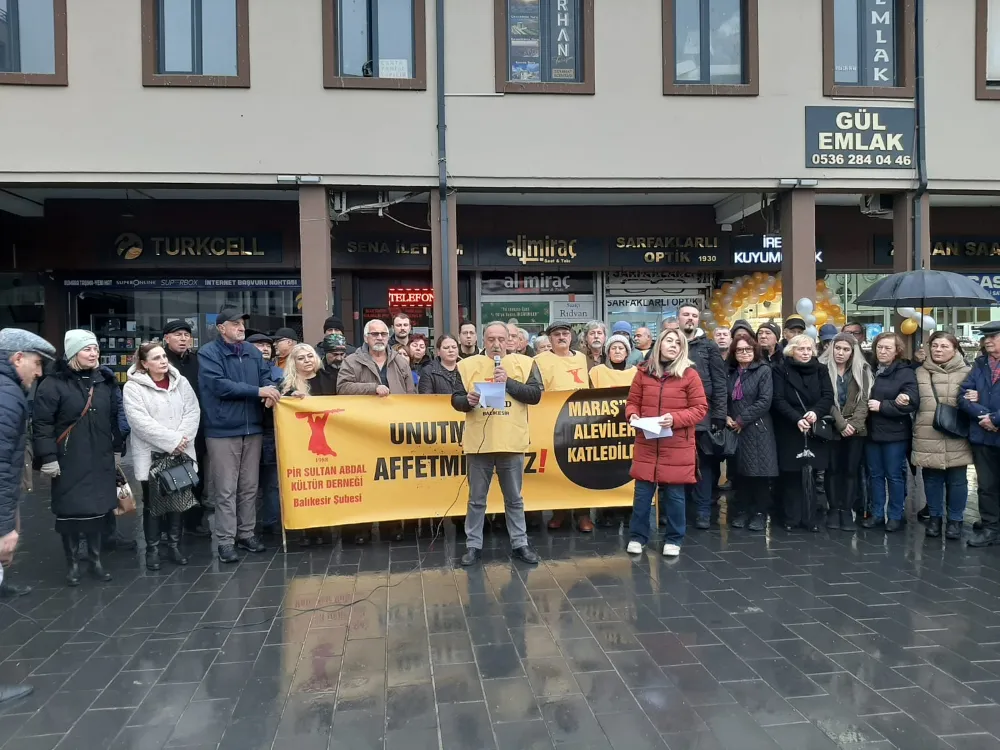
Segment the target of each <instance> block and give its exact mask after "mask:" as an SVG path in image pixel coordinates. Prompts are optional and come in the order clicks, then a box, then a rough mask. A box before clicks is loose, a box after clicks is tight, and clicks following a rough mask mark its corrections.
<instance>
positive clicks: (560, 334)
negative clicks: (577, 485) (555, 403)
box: [535, 321, 594, 533]
mask: <svg viewBox="0 0 1000 750" xmlns="http://www.w3.org/2000/svg"><path fill="white" fill-rule="evenodd" d="M545 333H546V335H548V337H549V340H550V341H551V342H552V351H550V352H542V353H541V354H539V355H538V356H536V357H535V364H536V365H538V372H539V373H540V374H541V376H542V385H543V386H544V388H545V390H547V391H578V390H580V389H582V388H589V387H590V377H589V376H588V374H587V373H588V372H589V370H590V367H589V365H588V362H587V355H585V354H583V353H581V352H575V351H573V329H572V328H570V325H569V323H566V322H564V321H556V322H555V323H553V324H552V325H550V326H549V327H548V328H546V329H545ZM575 513H576V523H577V528H578V529H579V530H580V531H583V532H585V533H589V532H591V531H593V530H594V522H593V521H591V520H590V509H589V508H579V509H577V510H576V511H575ZM565 520H566V511H564V510H557V511H555V512H554V513H553V514H552V519H551V520H550V521H549V528H550V529H552V530H555V529H560V528H562V525H563V522H564V521H565Z"/></svg>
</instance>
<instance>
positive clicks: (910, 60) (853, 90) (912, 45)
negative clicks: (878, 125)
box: [823, 0, 917, 99]
mask: <svg viewBox="0 0 1000 750" xmlns="http://www.w3.org/2000/svg"><path fill="white" fill-rule="evenodd" d="M833 5H834V0H823V96H842V97H846V98H850V99H912V98H913V97H914V95H915V93H916V90H915V89H916V87H915V85H914V83H915V81H916V70H915V68H916V64H915V58H914V51H915V49H916V25H917V15H916V12H915V10H914V4H913V0H896V6H895V10H896V16H897V18H896V33H897V34H898V35H899V38H898V39H897V40H896V44H897V49H898V50H899V54H898V55H897V59H898V60H900V61H901V62H902V67H899V66H898V65H897V72H898V74H899V75H900V78H899V80H900V81H901V83H900V85H899V86H852V85H850V84H843V83H834V60H835V57H834V54H835V47H834V44H835V42H834V38H833V33H834V31H833ZM900 19H901V21H902V22H900Z"/></svg>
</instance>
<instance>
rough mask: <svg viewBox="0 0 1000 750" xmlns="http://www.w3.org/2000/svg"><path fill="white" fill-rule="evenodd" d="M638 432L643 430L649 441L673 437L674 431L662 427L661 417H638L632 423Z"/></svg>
mask: <svg viewBox="0 0 1000 750" xmlns="http://www.w3.org/2000/svg"><path fill="white" fill-rule="evenodd" d="M631 424H632V426H633V427H635V429H637V430H642V433H643V435H645V437H646V439H647V440H654V439H656V438H665V437H671V436H672V435H673V434H674V431H673V430H671V429H670V428H669V427H661V426H660V417H636V418H635V419H633V420H632V422H631Z"/></svg>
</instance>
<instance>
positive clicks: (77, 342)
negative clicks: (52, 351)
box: [63, 329, 97, 359]
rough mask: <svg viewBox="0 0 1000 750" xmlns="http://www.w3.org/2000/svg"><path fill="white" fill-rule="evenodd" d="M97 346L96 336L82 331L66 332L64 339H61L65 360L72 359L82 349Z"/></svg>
mask: <svg viewBox="0 0 1000 750" xmlns="http://www.w3.org/2000/svg"><path fill="white" fill-rule="evenodd" d="M91 345H93V346H97V336H95V335H94V333H93V331H82V330H80V329H75V330H72V331H66V338H64V339H63V349H64V350H65V352H66V359H73V357H75V356H76V355H77V354H79V353H80V351H81V350H82V349H86V348H87V347H88V346H91Z"/></svg>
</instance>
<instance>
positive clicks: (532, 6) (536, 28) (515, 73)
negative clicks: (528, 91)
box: [507, 0, 542, 83]
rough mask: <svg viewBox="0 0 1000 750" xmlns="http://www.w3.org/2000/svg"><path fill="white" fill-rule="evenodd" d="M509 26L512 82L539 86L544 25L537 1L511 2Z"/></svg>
mask: <svg viewBox="0 0 1000 750" xmlns="http://www.w3.org/2000/svg"><path fill="white" fill-rule="evenodd" d="M507 23H508V24H509V26H508V34H507V38H508V39H509V40H510V50H509V53H508V55H509V60H510V80H511V81H514V82H515V83H539V82H540V81H541V80H542V64H541V60H542V24H541V16H540V13H539V8H538V0H510V2H509V3H508V5H507Z"/></svg>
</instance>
